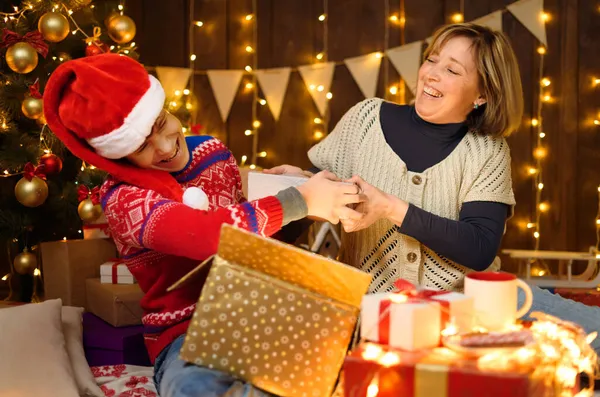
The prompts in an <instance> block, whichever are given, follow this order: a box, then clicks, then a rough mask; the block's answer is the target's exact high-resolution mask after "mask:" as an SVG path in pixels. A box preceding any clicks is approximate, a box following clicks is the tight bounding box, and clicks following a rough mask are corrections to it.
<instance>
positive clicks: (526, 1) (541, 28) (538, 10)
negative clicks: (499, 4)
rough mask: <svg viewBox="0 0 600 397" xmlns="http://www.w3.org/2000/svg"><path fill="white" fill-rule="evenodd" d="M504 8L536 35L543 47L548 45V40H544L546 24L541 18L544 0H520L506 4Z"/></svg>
mask: <svg viewBox="0 0 600 397" xmlns="http://www.w3.org/2000/svg"><path fill="white" fill-rule="evenodd" d="M506 8H507V9H508V11H510V12H511V13H512V14H513V15H514V16H515V17H516V18H517V19H518V20H519V22H521V23H522V24H523V25H524V26H525V27H526V28H527V29H528V30H529V31H530V32H531V33H532V34H533V35H534V36H535V37H537V39H538V40H539V41H540V42H541V43H542V44H543V45H544V47H547V46H548V42H547V41H546V24H545V23H544V20H543V19H542V13H543V12H544V0H520V1H517V2H516V3H513V4H510V5H508V6H506Z"/></svg>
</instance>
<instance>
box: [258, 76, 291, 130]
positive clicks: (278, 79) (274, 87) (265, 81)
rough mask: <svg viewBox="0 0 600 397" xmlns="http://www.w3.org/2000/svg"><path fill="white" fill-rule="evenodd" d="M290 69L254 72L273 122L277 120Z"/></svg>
mask: <svg viewBox="0 0 600 397" xmlns="http://www.w3.org/2000/svg"><path fill="white" fill-rule="evenodd" d="M291 72H292V68H277V69H263V70H257V71H256V72H255V74H256V79H257V80H258V84H260V88H261V89H262V91H263V94H265V99H266V100H267V105H269V109H270V110H271V113H272V114H273V118H274V119H275V121H277V120H279V115H280V114H281V108H282V106H283V99H284V98H285V92H286V91H287V86H288V82H289V81H290V73H291Z"/></svg>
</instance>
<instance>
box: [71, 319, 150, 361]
mask: <svg viewBox="0 0 600 397" xmlns="http://www.w3.org/2000/svg"><path fill="white" fill-rule="evenodd" d="M143 333H144V327H143V326H141V325H134V326H129V327H119V328H117V327H113V326H112V325H110V324H108V323H107V322H105V321H104V320H102V319H101V318H99V317H97V316H95V315H93V314H92V313H84V314H83V348H84V351H85V357H86V358H87V361H88V364H89V365H90V366H91V367H96V366H101V365H118V364H130V365H142V366H150V365H151V364H150V358H149V357H148V352H147V350H146V345H145V344H144V335H143Z"/></svg>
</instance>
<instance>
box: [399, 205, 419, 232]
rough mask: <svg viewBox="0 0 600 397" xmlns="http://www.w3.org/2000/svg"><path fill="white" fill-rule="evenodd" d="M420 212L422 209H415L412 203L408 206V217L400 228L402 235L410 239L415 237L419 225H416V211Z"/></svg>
mask: <svg viewBox="0 0 600 397" xmlns="http://www.w3.org/2000/svg"><path fill="white" fill-rule="evenodd" d="M418 210H420V208H418V207H415V206H414V205H412V204H410V203H409V204H408V209H407V210H406V215H404V220H403V221H402V225H400V227H398V231H399V232H400V233H402V234H405V235H407V236H410V237H414V235H415V234H416V232H415V229H418V225H415V217H414V216H413V215H414V213H415V211H418Z"/></svg>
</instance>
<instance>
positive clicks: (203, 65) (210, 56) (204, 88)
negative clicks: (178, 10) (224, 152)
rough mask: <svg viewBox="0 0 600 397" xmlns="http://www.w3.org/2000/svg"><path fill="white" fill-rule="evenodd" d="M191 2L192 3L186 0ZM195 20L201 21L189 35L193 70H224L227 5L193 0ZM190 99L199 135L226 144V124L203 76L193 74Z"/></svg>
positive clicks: (225, 60) (227, 55)
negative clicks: (190, 37) (191, 44)
mask: <svg viewBox="0 0 600 397" xmlns="http://www.w3.org/2000/svg"><path fill="white" fill-rule="evenodd" d="M188 1H194V0H188ZM193 20H195V21H201V22H202V23H203V26H202V27H195V28H194V29H193V30H192V31H191V32H192V33H193V35H194V38H193V50H194V54H196V57H197V58H196V61H195V66H194V68H195V70H207V69H226V68H227V67H228V57H229V54H228V53H227V43H228V38H227V2H225V1H222V0H205V1H194V18H193ZM193 79H194V92H193V94H194V99H193V103H194V104H195V108H194V109H193V110H192V111H193V112H195V116H196V122H197V123H199V124H201V125H202V126H203V129H202V131H201V132H202V133H203V134H207V135H211V136H214V137H215V138H217V139H219V140H221V141H223V142H224V143H226V144H227V145H229V143H228V134H227V125H226V124H224V123H223V122H222V121H221V116H220V114H219V109H218V107H217V103H216V101H215V97H214V94H213V92H212V89H211V87H210V83H209V82H208V77H207V76H206V74H195V75H194V76H193Z"/></svg>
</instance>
